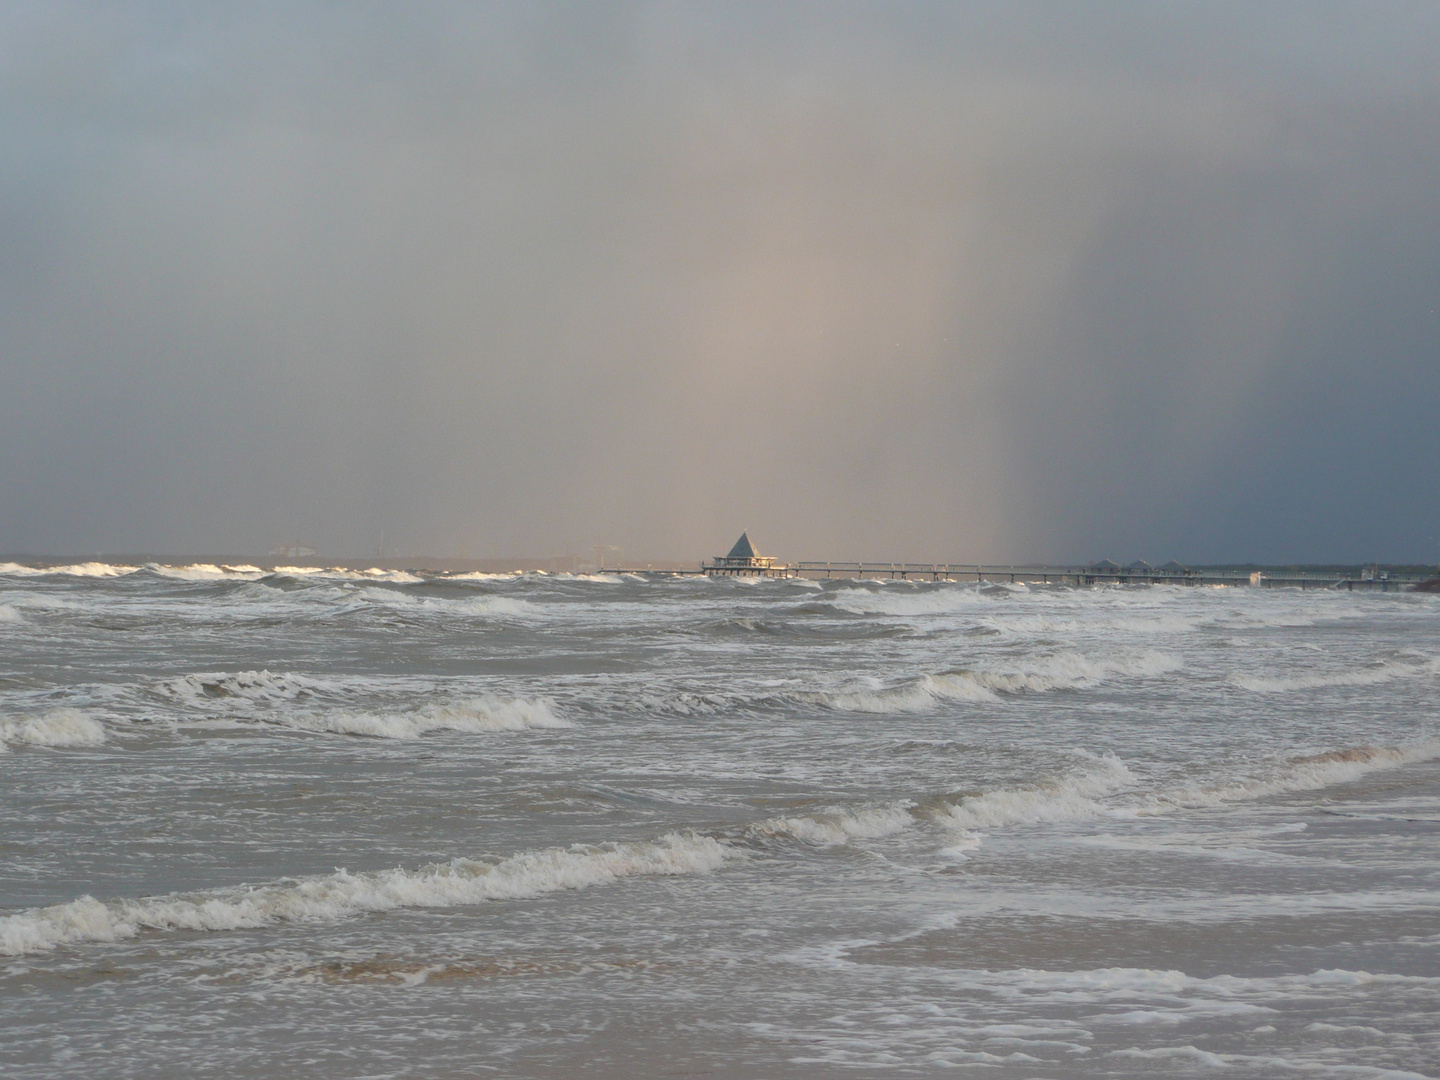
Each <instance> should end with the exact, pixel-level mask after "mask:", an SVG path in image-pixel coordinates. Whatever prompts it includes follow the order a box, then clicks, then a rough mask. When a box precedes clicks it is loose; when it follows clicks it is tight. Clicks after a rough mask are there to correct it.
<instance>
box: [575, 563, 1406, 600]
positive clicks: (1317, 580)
mask: <svg viewBox="0 0 1440 1080" xmlns="http://www.w3.org/2000/svg"><path fill="white" fill-rule="evenodd" d="M604 572H605V573H609V574H639V575H642V576H650V575H657V576H658V575H667V574H683V575H698V574H708V575H711V576H743V577H774V578H810V579H821V580H824V579H827V578H830V579H835V578H839V579H844V578H849V579H869V580H900V581H974V582H1016V583H1029V584H1054V585H1204V586H1215V585H1245V586H1256V587H1261V588H1298V589H1345V590H1349V591H1354V590H1357V589H1359V590H1366V591H1368V590H1375V591H1379V592H1401V591H1404V590H1406V589H1409V588H1412V587H1413V586H1415V585H1418V584H1419V583H1420V582H1422V581H1425V580H1426V579H1427V578H1429V577H1432V576H1433V575H1430V574H1425V573H1408V572H1405V573H1401V572H1386V571H1380V570H1370V569H1365V570H1356V571H1322V570H1291V569H1285V568H1272V569H1261V570H1233V569H1206V568H1203V567H1201V568H1198V569H1190V568H1185V569H1165V568H1162V567H1148V568H1145V567H1133V566H1044V565H1035V564H1027V565H1013V566H1012V565H999V564H993V565H992V564H986V563H910V562H815V561H801V562H793V563H778V562H777V563H775V564H774V565H771V566H767V567H764V568H759V567H756V568H736V567H729V566H723V565H721V566H715V565H708V564H707V565H703V566H702V567H701V568H700V569H698V570H651V569H644V570H627V569H607V570H605V571H604Z"/></svg>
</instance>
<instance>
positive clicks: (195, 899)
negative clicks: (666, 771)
mask: <svg viewBox="0 0 1440 1080" xmlns="http://www.w3.org/2000/svg"><path fill="white" fill-rule="evenodd" d="M741 857H743V852H740V851H738V850H736V849H735V848H732V847H729V846H728V845H725V844H723V843H721V842H720V841H718V840H714V839H712V838H710V837H706V836H698V835H695V834H693V833H673V832H672V833H667V834H666V835H664V836H662V837H661V838H660V839H658V840H654V841H637V842H625V843H610V844H577V845H574V846H572V847H568V848H545V849H542V850H539V851H528V852H521V853H519V854H517V855H512V856H510V857H509V858H506V859H501V860H499V861H498V862H486V861H483V860H474V859H455V860H452V861H451V862H449V863H441V864H434V865H430V866H424V867H421V868H419V869H417V870H405V869H402V868H397V869H393V870H380V871H375V872H371V873H356V874H351V873H348V872H347V871H345V870H337V871H336V872H335V873H333V874H327V875H324V876H317V877H308V878H301V879H299V880H296V881H291V882H274V883H271V884H266V885H255V886H240V887H238V888H233V889H215V890H209V891H205V892H195V893H183V894H171V895H169V896H156V897H146V898H144V899H139V900H113V901H110V902H102V901H99V900H96V899H95V898H94V897H90V896H84V897H81V898H80V899H78V900H73V901H71V902H69V903H66V904H55V905H53V906H51V907H45V908H31V909H29V910H28V911H23V912H19V913H18V914H15V915H8V916H3V917H0V954H4V955H9V956H22V955H25V954H27V953H38V952H48V951H50V950H53V949H55V948H56V947H57V946H61V945H69V944H79V943H82V942H107V941H118V940H122V939H125V938H131V937H134V936H135V935H136V934H138V933H139V932H140V931H142V930H170V931H174V930H189V931H219V930H243V929H257V928H262V927H270V926H277V925H280V924H283V923H315V922H333V921H335V920H338V919H342V918H346V917H348V916H352V915H357V914H360V913H362V912H367V911H393V910H396V909H399V908H445V907H468V906H473V905H476V904H481V903H485V902H487V901H496V900H522V899H528V898H532V897H537V896H543V895H545V894H546V893H553V892H559V891H563V890H572V889H585V888H589V887H591V886H595V885H604V884H609V883H611V882H616V881H620V880H622V879H625V878H630V877H653V876H674V875H679V874H698V873H706V872H709V871H712V870H716V869H718V868H720V867H721V866H723V865H724V864H725V863H726V862H727V861H730V860H733V859H736V858H741Z"/></svg>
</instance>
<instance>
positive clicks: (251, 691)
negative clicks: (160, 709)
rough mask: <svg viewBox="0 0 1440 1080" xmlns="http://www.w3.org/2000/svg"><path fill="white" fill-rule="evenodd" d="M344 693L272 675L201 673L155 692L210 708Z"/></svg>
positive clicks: (325, 684)
mask: <svg viewBox="0 0 1440 1080" xmlns="http://www.w3.org/2000/svg"><path fill="white" fill-rule="evenodd" d="M343 691H344V687H343V686H342V685H341V684H339V683H335V682H329V681H326V680H323V679H311V678H306V677H305V676H303V675H288V674H284V673H272V672H270V671H239V672H235V673H234V674H231V673H228V672H223V671H219V672H208V673H206V672H202V673H199V674H195V675H181V676H179V677H178V678H174V679H165V680H162V681H161V682H159V683H157V684H156V685H155V692H156V693H158V694H160V695H161V696H163V697H166V698H170V699H172V700H174V701H177V702H179V703H181V704H187V705H193V706H210V707H213V706H214V705H215V703H216V702H217V701H224V700H226V699H231V700H238V701H245V702H254V703H257V704H274V703H279V702H287V701H299V700H304V699H306V698H313V697H318V696H320V695H336V694H340V693H342V692H343Z"/></svg>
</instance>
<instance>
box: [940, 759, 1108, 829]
mask: <svg viewBox="0 0 1440 1080" xmlns="http://www.w3.org/2000/svg"><path fill="white" fill-rule="evenodd" d="M1085 757H1086V758H1087V759H1088V760H1087V761H1086V764H1085V766H1084V767H1082V768H1081V769H1079V770H1076V771H1075V772H1073V773H1070V774H1069V775H1067V776H1064V777H1061V778H1060V779H1058V780H1055V781H1053V782H1051V783H1048V784H1041V785H1037V786H1035V787H1027V788H997V789H995V790H994V791H986V792H982V793H979V794H976V795H965V796H962V797H961V798H960V799H959V800H957V801H954V802H947V803H944V804H942V806H941V807H940V808H939V812H938V813H937V815H936V816H937V818H938V819H939V820H940V821H941V822H942V823H943V824H945V825H947V826H950V827H952V828H956V829H959V830H961V831H963V832H973V831H975V830H978V829H987V828H998V827H1000V826H1004V825H1031V824H1036V823H1039V822H1044V821H1065V820H1069V819H1072V818H1090V817H1099V816H1102V815H1104V814H1109V813H1113V812H1114V808H1113V807H1111V806H1108V805H1106V804H1105V803H1102V802H1101V801H1100V800H1101V799H1103V798H1105V797H1106V796H1109V795H1114V794H1116V793H1117V792H1119V791H1122V790H1124V789H1126V788H1130V787H1133V786H1134V784H1135V776H1134V774H1133V773H1131V771H1130V768H1129V766H1127V765H1126V764H1125V762H1123V761H1121V760H1120V759H1119V758H1118V757H1116V756H1115V755H1114V754H1102V755H1099V756H1096V755H1091V754H1087V755H1085Z"/></svg>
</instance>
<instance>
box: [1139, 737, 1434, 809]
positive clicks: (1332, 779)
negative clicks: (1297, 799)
mask: <svg viewBox="0 0 1440 1080" xmlns="http://www.w3.org/2000/svg"><path fill="white" fill-rule="evenodd" d="M1436 758H1440V739H1425V740H1420V741H1416V742H1412V743H1406V744H1404V745H1401V746H1352V747H1347V748H1345V749H1341V750H1328V751H1326V752H1324V753H1320V754H1302V755H1300V756H1298V757H1292V758H1289V759H1288V760H1286V761H1283V762H1280V763H1277V764H1276V765H1275V766H1274V767H1272V768H1271V769H1270V770H1268V771H1266V772H1263V773H1260V774H1258V775H1254V776H1249V777H1240V778H1237V779H1235V780H1232V781H1230V782H1228V783H1221V784H1213V785H1209V786H1200V785H1194V786H1186V787H1182V788H1176V789H1174V790H1171V791H1167V792H1164V793H1162V794H1161V795H1160V797H1159V799H1158V803H1159V806H1160V808H1161V809H1168V808H1170V807H1171V806H1179V807H1187V808H1188V807H1199V806H1213V805H1216V804H1219V803H1226V802H1239V801H1243V800H1247V799H1262V798H1265V797H1266V796H1269V795H1283V794H1286V793H1289V792H1297V791H1316V790H1318V789H1320V788H1327V787H1331V786H1332V785H1335V784H1348V783H1350V782H1352V781H1355V780H1359V779H1360V778H1361V777H1363V776H1366V775H1368V774H1369V773H1373V772H1380V771H1383V770H1385V769H1398V768H1402V767H1404V766H1406V765H1416V764H1419V763H1420V762H1424V761H1433V760H1435V759H1436Z"/></svg>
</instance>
